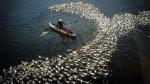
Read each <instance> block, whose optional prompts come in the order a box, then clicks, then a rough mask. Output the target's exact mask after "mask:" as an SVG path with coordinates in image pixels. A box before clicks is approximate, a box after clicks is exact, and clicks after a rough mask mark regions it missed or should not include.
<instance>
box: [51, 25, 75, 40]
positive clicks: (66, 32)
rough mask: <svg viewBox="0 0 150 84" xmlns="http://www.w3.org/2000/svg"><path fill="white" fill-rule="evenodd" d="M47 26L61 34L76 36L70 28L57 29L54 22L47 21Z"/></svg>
mask: <svg viewBox="0 0 150 84" xmlns="http://www.w3.org/2000/svg"><path fill="white" fill-rule="evenodd" d="M49 26H50V27H51V29H52V31H54V32H56V33H58V34H60V35H61V36H64V37H70V38H75V37H76V33H75V32H72V31H71V30H69V29H67V28H65V27H64V28H63V29H59V28H57V27H56V24H54V23H49Z"/></svg>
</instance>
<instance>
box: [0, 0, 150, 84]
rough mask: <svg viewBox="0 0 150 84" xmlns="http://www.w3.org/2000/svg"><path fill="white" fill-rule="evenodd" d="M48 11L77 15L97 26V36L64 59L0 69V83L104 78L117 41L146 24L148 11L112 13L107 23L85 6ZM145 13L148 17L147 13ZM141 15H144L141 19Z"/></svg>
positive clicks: (96, 10)
mask: <svg viewBox="0 0 150 84" xmlns="http://www.w3.org/2000/svg"><path fill="white" fill-rule="evenodd" d="M49 10H51V11H57V12H66V13H71V14H79V15H80V16H81V17H85V18H86V19H89V20H95V24H97V36H96V37H95V39H94V40H93V41H90V42H87V43H86V46H83V47H81V48H80V49H77V50H74V51H72V50H70V51H69V53H67V54H65V55H64V56H62V55H58V56H57V57H55V58H52V59H49V58H47V57H46V58H44V57H42V56H39V57H38V58H39V59H38V60H33V61H32V62H22V63H21V64H20V65H18V66H16V67H10V68H9V70H5V69H4V70H3V73H4V75H2V76H0V83H3V84H7V83H20V84H26V83H27V84H37V83H45V84H49V83H58V84H60V83H73V84H76V83H85V84H89V83H93V80H96V79H100V78H107V77H108V76H109V75H110V74H109V70H108V67H107V66H108V63H109V62H110V59H111V56H112V53H113V52H114V51H115V46H116V43H117V38H118V37H119V36H121V35H124V34H127V33H128V32H129V31H131V30H133V29H134V28H135V26H136V25H138V24H148V23H149V21H150V18H149V15H150V14H149V12H147V11H144V12H141V13H140V15H138V16H135V15H132V14H129V13H126V14H116V15H114V17H113V18H112V20H110V19H109V18H107V17H105V16H104V14H103V13H101V11H100V10H99V9H98V8H96V7H95V6H93V5H90V4H88V3H82V2H77V3H69V4H60V5H55V6H51V7H49ZM147 13H148V14H147ZM143 15H144V16H143Z"/></svg>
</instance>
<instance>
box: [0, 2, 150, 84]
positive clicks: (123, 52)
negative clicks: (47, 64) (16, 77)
mask: <svg viewBox="0 0 150 84" xmlns="http://www.w3.org/2000/svg"><path fill="white" fill-rule="evenodd" d="M75 1H79V0H75ZM0 2H1V3H0V4H1V5H0V38H1V39H0V59H1V60H0V66H2V68H1V69H3V68H4V67H7V66H10V65H16V64H18V63H20V62H21V61H22V60H24V61H30V60H31V59H36V58H37V56H38V55H42V56H47V57H52V56H56V55H58V54H63V53H65V52H68V51H67V50H69V49H71V50H74V49H77V48H80V47H81V46H83V45H84V44H85V42H88V41H90V40H92V39H94V36H95V34H96V33H95V31H96V25H94V22H93V21H88V20H87V19H85V18H81V17H79V16H78V15H71V14H66V13H56V12H50V11H49V10H48V9H47V8H48V6H50V5H54V4H60V3H66V2H72V0H44V1H43V0H13V1H12V0H6V1H0ZM83 2H87V3H90V4H93V5H95V6H96V7H98V8H99V9H100V10H101V11H102V12H103V13H104V14H105V15H106V16H107V17H109V18H111V17H113V15H114V14H118V13H132V14H138V12H139V11H143V10H149V9H148V8H149V7H148V3H147V2H146V1H142V0H99V1H98V0H97V1H96V0H83ZM145 2H146V3H145ZM58 18H62V19H63V20H64V21H65V22H66V23H67V25H66V27H68V28H69V29H71V30H73V31H75V32H76V33H77V35H78V36H77V39H76V40H70V39H67V40H65V41H63V42H61V38H60V37H59V35H57V34H55V33H53V32H50V33H49V34H48V35H46V36H45V37H42V38H41V37H39V35H40V33H41V32H42V31H43V28H44V27H45V26H47V25H48V22H55V23H56V22H57V19H58ZM76 20H78V21H79V22H78V23H74V24H70V23H72V22H74V21H76ZM137 28H138V30H137V31H131V32H129V35H127V36H122V37H120V38H119V41H118V43H117V44H118V46H117V48H118V51H117V52H116V53H114V56H113V58H112V63H111V64H110V66H111V68H112V78H111V80H112V81H111V83H113V84H143V83H144V79H145V78H147V75H145V74H148V72H146V71H144V69H146V70H147V67H148V63H147V61H148V60H149V59H147V60H145V58H149V55H150V54H149V47H148V46H149V45H150V44H149V43H150V40H149V37H148V36H150V29H149V28H150V27H149V26H147V27H143V26H138V27H137ZM143 28H144V29H145V30H143ZM143 46H144V47H143ZM144 65H147V67H145V66H144ZM111 83H110V84H111Z"/></svg>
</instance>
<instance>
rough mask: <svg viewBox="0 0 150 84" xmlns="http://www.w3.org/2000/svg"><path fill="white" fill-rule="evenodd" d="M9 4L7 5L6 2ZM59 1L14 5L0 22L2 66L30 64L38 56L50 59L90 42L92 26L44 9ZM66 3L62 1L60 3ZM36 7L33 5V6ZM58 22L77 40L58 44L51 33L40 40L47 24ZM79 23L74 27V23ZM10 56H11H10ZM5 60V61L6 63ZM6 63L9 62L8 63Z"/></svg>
mask: <svg viewBox="0 0 150 84" xmlns="http://www.w3.org/2000/svg"><path fill="white" fill-rule="evenodd" d="M10 2H11V1H10ZM57 2H60V1H50V0H47V1H44V2H43V1H40V0H39V2H38V1H37V2H34V1H27V0H25V1H16V3H15V4H12V8H11V9H9V11H7V12H8V14H7V17H6V18H3V19H4V20H3V23H4V25H5V26H6V27H7V28H6V29H5V31H4V32H5V34H2V35H4V37H3V38H5V39H6V40H5V39H4V40H3V39H2V40H3V41H2V43H3V44H4V47H3V50H4V52H3V60H4V61H2V63H3V64H9V63H10V64H16V63H18V62H21V60H27V61H29V60H31V59H33V58H37V56H38V55H42V56H45V57H46V56H48V57H52V56H55V55H58V54H63V53H65V52H67V51H68V50H74V49H77V48H79V47H80V46H81V45H84V44H85V42H87V41H90V40H92V39H93V38H94V35H95V33H94V31H95V25H94V22H93V21H88V20H86V19H85V18H81V17H79V16H78V15H71V14H66V13H57V12H50V11H49V10H48V6H50V5H54V4H56V3H57ZM65 2H68V1H63V3H65ZM34 3H37V4H34ZM59 18H62V19H63V20H64V21H65V23H66V25H65V26H66V27H67V28H69V29H70V30H72V31H74V32H76V33H77V36H78V37H77V39H76V40H74V41H72V40H70V39H67V40H65V41H63V42H62V40H61V37H60V36H59V35H57V34H56V33H54V32H49V34H48V35H46V36H45V37H40V34H41V33H42V31H43V29H44V28H45V27H47V26H48V22H53V23H57V20H58V19H59ZM77 20H78V21H79V22H77V23H74V22H75V21H77ZM10 55H12V56H10ZM8 58H9V59H8ZM8 60H9V61H8Z"/></svg>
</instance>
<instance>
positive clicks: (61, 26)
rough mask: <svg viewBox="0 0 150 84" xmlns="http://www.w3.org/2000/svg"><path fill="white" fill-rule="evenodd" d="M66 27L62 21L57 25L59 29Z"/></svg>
mask: <svg viewBox="0 0 150 84" xmlns="http://www.w3.org/2000/svg"><path fill="white" fill-rule="evenodd" d="M64 25H65V22H63V21H62V19H59V20H58V23H57V28H59V29H63V27H64Z"/></svg>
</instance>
